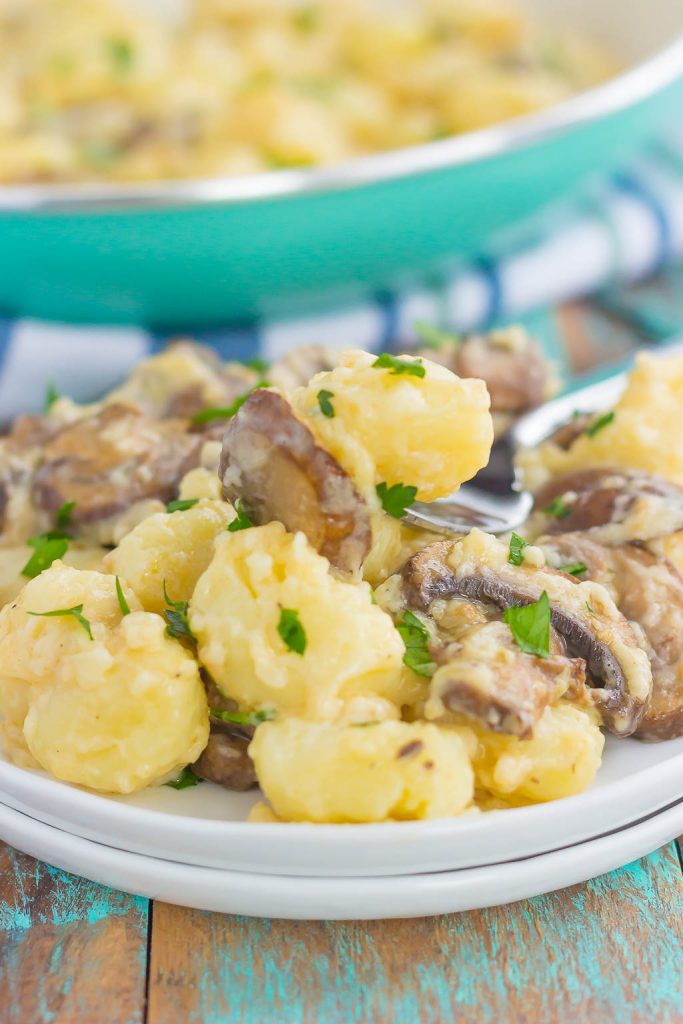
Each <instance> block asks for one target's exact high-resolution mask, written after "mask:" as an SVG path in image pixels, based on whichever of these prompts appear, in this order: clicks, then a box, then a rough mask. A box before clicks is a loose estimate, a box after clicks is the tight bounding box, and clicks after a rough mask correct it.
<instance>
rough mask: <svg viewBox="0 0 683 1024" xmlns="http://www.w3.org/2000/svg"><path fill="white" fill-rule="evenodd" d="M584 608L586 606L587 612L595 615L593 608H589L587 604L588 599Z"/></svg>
mask: <svg viewBox="0 0 683 1024" xmlns="http://www.w3.org/2000/svg"><path fill="white" fill-rule="evenodd" d="M586 608H587V609H588V611H589V612H590V613H591V615H595V612H594V611H593V609H592V608H591V606H590V605H589V603H588V601H586Z"/></svg>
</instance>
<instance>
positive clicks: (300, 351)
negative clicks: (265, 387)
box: [268, 345, 339, 395]
mask: <svg viewBox="0 0 683 1024" xmlns="http://www.w3.org/2000/svg"><path fill="white" fill-rule="evenodd" d="M338 360H339V352H338V351H336V350H335V349H333V348H329V346H327V345H299V346H298V347H297V348H294V349H291V350H290V351H289V352H288V353H287V354H286V355H285V356H283V357H282V359H278V361H277V362H276V363H273V365H272V366H271V367H270V369H269V370H268V380H269V381H271V383H272V384H274V385H275V387H276V388H279V389H280V391H283V392H284V393H285V394H286V395H291V393H292V391H294V390H295V389H296V388H299V387H303V385H304V384H308V382H309V380H310V379H311V377H315V375H316V373H322V372H323V371H324V370H333V369H334V368H335V366H336V365H337V362H338Z"/></svg>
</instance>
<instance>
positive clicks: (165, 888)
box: [0, 801, 683, 921]
mask: <svg viewBox="0 0 683 1024" xmlns="http://www.w3.org/2000/svg"><path fill="white" fill-rule="evenodd" d="M681 830H683V801H679V802H677V803H676V804H674V805H673V806H672V807H670V808H668V809H667V810H665V811H661V812H659V813H658V814H656V815H652V816H650V817H649V818H646V819H645V820H644V821H642V822H640V823H638V824H636V825H632V826H629V827H627V828H624V829H620V830H617V831H616V832H614V833H611V834H609V835H606V836H603V837H602V838H600V839H594V840H589V841H588V842H586V843H583V844H581V845H578V846H571V847H569V848H566V849H563V850H559V851H557V852H555V853H549V854H542V855H540V856H537V857H532V858H524V859H521V860H515V861H510V862H508V863H504V864H496V865H493V866H489V867H483V868H471V869H464V870H461V871H444V872H438V873H435V874H423V875H403V876H393V877H387V878H367V877H365V878H292V877H287V876H282V875H258V874H250V873H248V872H237V871H221V870H218V869H215V868H201V867H195V866H193V865H187V864H177V863H173V862H171V861H164V860H157V859H155V858H153V857H142V856H140V855H139V854H135V853H125V852H122V851H121V850H115V849H112V848H111V847H107V846H101V845H99V844H98V843H92V842H90V841H89V840H87V839H80V838H78V837H76V836H72V835H69V834H68V833H67V832H62V831H60V830H59V829H56V828H52V827H51V826H49V825H45V824H43V823H41V822H38V821H35V820H34V819H33V818H30V817H28V816H27V815H24V814H21V813H19V812H18V811H15V810H12V809H11V808H9V807H6V806H4V805H0V837H2V838H3V839H5V840H6V841H7V842H9V843H11V844H12V845H13V846H16V847H17V848H18V849H20V850H23V851H24V852H25V853H29V854H31V855H32V856H34V857H39V858H41V859H42V860H46V861H48V862H49V863H50V864H53V865H55V866H56V867H59V868H62V869H64V870H66V871H71V872H73V873H75V874H80V875H84V876H85V877H86V878H90V879H92V880H93V881H95V882H101V883H103V884H105V885H110V886H113V887H115V888H117V889H123V890H125V891H126V892H131V893H134V894H135V895H138V896H146V897H149V898H151V899H159V900H164V901H165V902H168V903H176V904H181V905H183V906H188V907H196V908H197V909H199V910H217V911H220V912H222V913H228V914H246V915H247V916H250V917H276V918H285V919H290V920H293V919H298V920H358V921H362V920H375V919H378V918H392V917H423V916H429V915H432V914H447V913H453V912H455V911H459V910H474V909H476V908H481V907H492V906H497V905H499V904H501V903H514V902H515V901H516V900H521V899H527V898H528V897H531V896H538V895H540V894H541V893H544V892H550V891H551V890H553V889H559V888H563V887H564V886H567V885H574V884H575V883H577V882H583V881H586V880H587V879H588V878H593V877H595V876H596V875H600V874H603V873H604V872H605V871H611V870H612V869H614V868H617V867H620V866H621V865H622V864H627V863H629V862H630V861H632V860H635V859H637V858H638V857H642V856H644V855H645V854H647V853H650V852H651V851H652V850H655V849H657V847H659V846H661V845H662V844H663V843H665V842H668V841H669V840H671V839H673V838H674V837H675V836H676V835H678V834H679V832H681Z"/></svg>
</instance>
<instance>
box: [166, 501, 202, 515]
mask: <svg viewBox="0 0 683 1024" xmlns="http://www.w3.org/2000/svg"><path fill="white" fill-rule="evenodd" d="M198 501H199V498H176V499H175V501H169V503H168V505H167V506H166V511H167V512H187V510H188V508H194V506H195V505H196V504H197V502H198Z"/></svg>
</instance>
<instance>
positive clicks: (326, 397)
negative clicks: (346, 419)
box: [317, 388, 334, 420]
mask: <svg viewBox="0 0 683 1024" xmlns="http://www.w3.org/2000/svg"><path fill="white" fill-rule="evenodd" d="M317 397H318V405H319V406H320V411H321V413H322V414H323V416H327V418H328V419H330V420H331V419H334V406H333V405H332V402H331V401H330V399H331V398H334V391H326V390H325V388H323V389H322V391H319V392H318V396H317Z"/></svg>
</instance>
